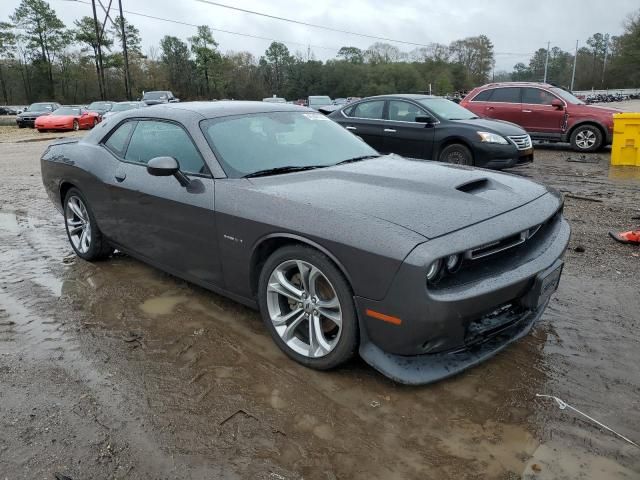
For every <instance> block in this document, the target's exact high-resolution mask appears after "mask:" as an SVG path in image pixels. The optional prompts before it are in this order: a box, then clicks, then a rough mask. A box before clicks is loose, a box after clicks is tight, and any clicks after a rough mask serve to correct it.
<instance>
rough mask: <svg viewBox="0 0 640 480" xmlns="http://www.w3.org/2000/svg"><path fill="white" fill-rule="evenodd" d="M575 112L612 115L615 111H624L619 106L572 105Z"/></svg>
mask: <svg viewBox="0 0 640 480" xmlns="http://www.w3.org/2000/svg"><path fill="white" fill-rule="evenodd" d="M570 109H571V111H572V112H573V113H591V114H593V115H606V116H608V115H611V114H614V113H622V110H620V109H619V108H613V107H603V106H601V105H571V107H570Z"/></svg>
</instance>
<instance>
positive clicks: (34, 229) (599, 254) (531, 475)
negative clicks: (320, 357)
mask: <svg viewBox="0 0 640 480" xmlns="http://www.w3.org/2000/svg"><path fill="white" fill-rule="evenodd" d="M45 146H46V142H44V143H43V142H38V143H24V144H16V143H3V144H0V169H1V171H2V172H3V182H2V187H0V245H1V248H0V265H1V268H0V478H3V479H4V478H5V477H6V478H8V479H12V480H13V479H29V480H31V479H35V478H43V479H52V478H54V474H55V473H56V472H59V473H62V474H64V475H67V476H69V477H70V478H72V479H74V480H78V479H103V478H128V479H174V478H176V479H178V478H180V479H184V478H189V479H211V478H232V479H235V478H242V479H245V478H251V479H270V480H273V479H275V480H281V479H301V478H305V479H324V480H329V479H343V478H344V479H442V478H456V479H480V478H483V479H484V478H491V479H494V478H495V479H515V478H525V479H576V478H580V479H604V478H606V479H637V478H640V456H639V455H638V453H639V450H638V449H637V448H636V447H633V446H631V445H629V444H627V443H625V442H623V441H621V440H620V439H618V438H616V437H615V436H613V435H611V434H610V433H609V432H607V431H604V430H602V429H600V428H598V427H597V426H595V425H593V424H592V423H590V422H589V421H586V420H585V419H584V418H581V417H580V416H578V415H577V414H575V413H573V412H571V411H569V410H560V409H558V407H557V406H556V404H555V403H553V402H552V401H548V400H543V399H539V398H536V394H537V393H542V394H551V395H556V396H558V397H560V398H562V399H563V400H565V401H566V402H568V403H569V404H571V405H573V406H575V407H576V408H578V409H580V410H582V411H584V412H586V413H588V414H590V415H592V416H593V417H595V418H596V419H598V420H600V421H601V422H604V423H605V424H607V425H609V426H611V427H612V428H614V429H615V430H617V431H619V432H620V433H622V434H624V435H626V436H628V437H631V438H633V439H635V441H636V442H638V441H640V437H639V434H638V432H640V369H638V361H639V360H640V348H639V347H640V345H639V344H640V342H639V337H638V333H637V332H638V326H639V322H640V316H639V313H638V312H639V311H640V298H639V296H638V278H640V249H638V248H637V247H631V246H624V245H620V244H617V243H614V242H613V241H612V240H611V239H609V238H608V237H607V231H608V230H610V229H614V230H619V229H622V228H628V227H631V226H633V225H634V224H636V225H637V224H640V219H639V218H640V204H638V198H639V193H640V173H639V172H640V169H628V168H627V169H613V168H610V167H609V165H608V154H607V153H606V152H605V153H599V154H594V155H588V156H587V157H585V159H586V161H587V162H588V163H584V162H585V159H583V158H579V156H578V155H576V154H574V153H573V152H570V151H568V150H563V149H562V148H559V147H540V148H538V149H537V150H536V162H535V163H534V164H533V165H530V166H525V167H521V168H518V169H517V170H514V171H513V172H512V173H514V174H517V175H524V176H527V177H530V178H532V179H534V180H539V181H543V182H545V183H548V184H550V185H552V186H554V187H555V188H558V189H560V190H562V191H564V192H566V193H567V194H568V195H570V196H568V197H567V199H566V205H565V214H566V216H567V217H568V219H569V220H570V222H571V224H572V227H573V237H572V241H571V245H570V250H569V251H568V253H567V257H566V261H567V263H566V267H565V271H564V276H563V279H562V283H561V285H560V288H559V291H558V292H557V294H556V295H555V297H554V298H553V300H552V302H551V305H550V307H549V309H548V310H547V312H546V313H545V315H544V317H543V318H542V320H541V321H540V323H539V324H538V325H537V326H536V327H535V328H534V330H533V332H532V333H531V334H530V335H529V336H527V337H526V338H525V339H523V340H522V341H520V342H518V343H517V344H515V345H513V346H511V347H510V348H508V349H507V350H506V351H504V352H502V353H501V354H500V355H498V356H497V357H495V358H493V359H491V360H490V361H488V362H486V363H484V364H483V365H481V366H479V367H477V368H474V369H472V370H470V371H468V372H466V373H464V374H462V375H459V376H457V377H455V378H453V379H450V380H447V381H443V382H440V383H437V384H435V385H430V386H425V387H420V388H407V387H404V386H400V385H396V384H394V383H392V382H390V381H388V380H386V379H385V378H383V377H382V376H380V375H379V374H377V373H376V372H374V371H373V370H372V369H371V368H369V367H367V366H366V365H364V364H363V363H362V362H361V361H358V360H355V361H353V362H352V363H351V364H350V365H348V366H346V367H345V368H341V369H339V370H336V371H332V372H324V373H320V372H314V371H310V370H307V369H305V368H303V367H301V366H299V365H297V364H294V363H293V362H291V361H289V360H288V359H287V358H286V357H285V356H284V355H283V354H281V353H280V352H279V351H278V349H277V348H276V347H275V345H274V344H273V343H272V341H271V340H270V338H269V336H268V334H267V333H266V332H265V331H264V329H263V327H262V324H261V321H260V319H259V317H258V314H257V313H256V312H254V311H251V310H249V309H246V308H244V307H242V306H240V305H238V304H236V303H234V302H232V301H229V300H226V299H224V298H222V297H219V296H217V295H214V294H212V293H209V292H207V291H204V290H202V289H200V288H197V287H194V286H192V285H189V284H187V283H185V282H182V281H180V280H177V279H175V278H173V277H171V276H169V275H166V274H163V273H161V272H159V271H157V270H155V269H153V268H150V267H147V266H145V265H143V264H141V263H139V262H137V261H135V260H132V259H130V258H128V257H126V256H120V255H118V256H115V257H114V258H112V259H110V260H109V261H105V262H100V263H95V264H89V263H86V262H84V261H81V260H79V259H77V258H75V257H74V256H73V255H72V251H71V248H70V247H69V246H68V244H67V240H66V237H65V234H64V228H63V224H62V218H61V216H60V215H59V214H58V213H57V212H56V211H55V210H54V208H53V207H52V206H51V204H50V203H49V201H48V199H47V198H46V195H45V193H44V191H43V188H42V186H41V179H40V171H39V161H38V158H39V155H40V154H41V152H42V151H43V149H44V148H45ZM568 158H570V159H573V160H579V162H569V161H567V159H568ZM592 162H593V163H592ZM576 197H580V198H576Z"/></svg>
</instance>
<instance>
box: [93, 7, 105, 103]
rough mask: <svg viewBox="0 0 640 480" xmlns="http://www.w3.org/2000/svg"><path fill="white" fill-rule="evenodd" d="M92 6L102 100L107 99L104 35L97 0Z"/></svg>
mask: <svg viewBox="0 0 640 480" xmlns="http://www.w3.org/2000/svg"><path fill="white" fill-rule="evenodd" d="M91 6H92V8H93V25H94V27H95V29H96V45H97V47H96V52H97V54H98V72H97V73H98V86H99V87H100V100H104V99H105V91H104V73H103V72H104V70H103V68H102V47H101V46H100V44H101V43H102V35H101V34H100V28H99V27H98V14H97V13H96V0H91Z"/></svg>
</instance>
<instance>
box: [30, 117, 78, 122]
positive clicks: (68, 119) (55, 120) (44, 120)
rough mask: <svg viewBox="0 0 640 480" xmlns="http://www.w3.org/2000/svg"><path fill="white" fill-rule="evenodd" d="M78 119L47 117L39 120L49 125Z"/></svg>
mask: <svg viewBox="0 0 640 480" xmlns="http://www.w3.org/2000/svg"><path fill="white" fill-rule="evenodd" d="M74 118H76V117H75V116H74V115H47V116H46V117H41V118H39V119H38V120H40V121H41V122H49V123H59V122H69V121H71V120H73V119H74Z"/></svg>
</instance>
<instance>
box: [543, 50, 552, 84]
mask: <svg viewBox="0 0 640 480" xmlns="http://www.w3.org/2000/svg"><path fill="white" fill-rule="evenodd" d="M549 47H551V42H547V58H546V60H545V61H544V83H547V68H548V67H549Z"/></svg>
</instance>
